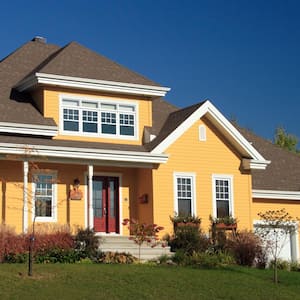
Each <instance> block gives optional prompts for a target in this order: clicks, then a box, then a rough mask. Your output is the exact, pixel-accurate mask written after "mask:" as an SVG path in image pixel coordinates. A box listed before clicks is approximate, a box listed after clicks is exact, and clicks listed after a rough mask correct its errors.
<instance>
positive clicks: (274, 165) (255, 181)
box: [238, 128, 300, 191]
mask: <svg viewBox="0 0 300 300" xmlns="http://www.w3.org/2000/svg"><path fill="white" fill-rule="evenodd" d="M238 129H239V130H240V132H241V133H242V134H243V136H244V137H245V138H246V139H247V140H248V141H249V142H251V143H252V145H253V146H254V147H255V148H256V150H258V151H259V152H260V153H261V154H262V155H263V156H264V157H265V158H266V159H268V160H271V164H270V165H268V166H267V168H266V170H264V171H262V170H253V171H252V174H253V176H252V186H253V189H258V190H277V191H300V156H299V155H297V154H294V153H292V152H289V151H287V150H285V149H282V148H280V147H279V146H277V145H274V144H272V143H271V142H270V141H267V140H265V139H263V138H261V137H259V136H257V135H255V134H254V133H252V132H250V131H249V130H246V129H242V128H238Z"/></svg>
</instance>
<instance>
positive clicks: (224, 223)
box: [209, 215, 237, 230]
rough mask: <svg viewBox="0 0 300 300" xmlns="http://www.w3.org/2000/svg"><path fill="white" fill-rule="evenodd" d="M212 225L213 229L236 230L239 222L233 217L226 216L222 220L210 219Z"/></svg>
mask: <svg viewBox="0 0 300 300" xmlns="http://www.w3.org/2000/svg"><path fill="white" fill-rule="evenodd" d="M209 219H210V221H211V224H212V226H213V227H215V228H217V229H224V230H226V229H236V228H237V220H236V218H234V217H232V216H230V215H229V216H225V217H221V218H213V217H212V216H210V217H209Z"/></svg>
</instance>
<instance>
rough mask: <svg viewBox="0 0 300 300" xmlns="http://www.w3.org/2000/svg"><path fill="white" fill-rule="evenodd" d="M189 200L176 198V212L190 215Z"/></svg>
mask: <svg viewBox="0 0 300 300" xmlns="http://www.w3.org/2000/svg"><path fill="white" fill-rule="evenodd" d="M191 212H192V207H191V200H180V199H179V200H178V214H179V215H183V216H188V215H191Z"/></svg>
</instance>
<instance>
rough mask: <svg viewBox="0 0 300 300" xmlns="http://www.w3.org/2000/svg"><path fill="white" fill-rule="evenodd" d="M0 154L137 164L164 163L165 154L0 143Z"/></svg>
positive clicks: (166, 157) (166, 158)
mask: <svg viewBox="0 0 300 300" xmlns="http://www.w3.org/2000/svg"><path fill="white" fill-rule="evenodd" d="M0 153H3V154H13V155H27V156H32V157H56V158H73V159H78V158H80V159H82V160H94V161H97V160H99V161H101V160H105V161H119V162H133V163H134V162H137V163H152V164H160V163H166V162H167V160H168V156H167V155H165V154H152V153H149V152H134V151H116V150H103V149H101V150H99V149H91V148H71V147H54V146H43V145H23V144H7V143H0Z"/></svg>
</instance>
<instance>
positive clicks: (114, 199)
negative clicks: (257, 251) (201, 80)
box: [0, 37, 300, 259]
mask: <svg viewBox="0 0 300 300" xmlns="http://www.w3.org/2000/svg"><path fill="white" fill-rule="evenodd" d="M169 90H170V89H169V88H166V87H162V86H160V85H158V84H157V83H155V82H153V81H151V80H149V79H147V78H145V77H143V76H141V75H139V74H137V73H135V72H133V71H131V70H128V69H126V68H125V67H123V66H120V65H119V64H117V63H115V62H113V61H111V60H109V59H107V58H105V57H103V56H101V55H99V54H97V53H95V52H93V51H91V50H89V49H87V48H85V47H83V46H81V45H79V44H78V43H76V42H72V43H69V44H68V45H66V46H64V47H58V46H55V45H51V44H47V43H46V41H45V39H43V38H40V37H36V38H34V39H33V40H32V41H29V42H28V43H26V44H25V45H23V46H22V47H20V48H19V49H17V50H16V51H14V52H13V53H11V54H10V55H8V56H7V57H6V58H4V59H2V60H1V61H0V110H1V114H0V155H1V163H0V179H1V189H0V194H1V198H0V204H1V205H0V215H1V220H2V224H8V225H11V226H14V227H15V229H16V230H17V231H18V232H26V231H28V228H29V227H30V226H31V224H32V223H33V221H35V222H37V223H52V224H53V223H55V224H56V223H58V224H68V225H70V226H71V227H76V226H81V227H86V228H87V227H89V228H94V230H95V231H96V232H99V233H101V234H104V235H128V234H129V233H128V231H127V229H126V228H125V227H124V226H122V220H123V219H124V218H133V219H137V220H139V221H140V222H147V223H156V224H159V225H161V226H163V227H164V228H165V231H164V232H168V233H171V232H172V224H171V222H170V218H169V217H170V216H173V215H174V214H175V213H179V214H181V213H184V214H191V215H197V216H199V217H201V218H202V227H203V229H204V230H206V231H208V230H209V216H210V215H212V216H214V217H223V216H233V217H235V218H237V219H238V227H239V229H253V227H254V226H257V224H259V223H258V220H257V219H258V218H257V213H258V212H259V211H262V210H266V209H273V208H278V207H286V208H288V210H289V212H290V213H291V214H292V215H299V214H300V209H299V207H300V205H299V204H300V203H299V201H300V185H299V184H295V185H294V186H292V185H291V180H290V178H288V179H286V178H282V176H289V174H292V173H284V172H283V171H281V169H278V168H281V167H283V168H284V167H285V166H284V165H283V166H281V164H282V159H283V160H284V161H285V162H286V161H293V162H291V164H292V165H293V166H298V170H299V167H300V159H299V157H296V156H293V155H292V154H289V153H287V152H285V151H284V150H281V149H278V148H277V147H275V146H274V145H271V144H270V143H268V142H266V141H264V140H260V138H258V137H256V136H255V135H253V134H252V133H250V132H248V131H245V130H242V129H237V128H236V127H235V126H233V125H232V124H231V123H230V122H229V121H228V120H227V119H226V118H225V117H224V116H223V115H222V113H221V112H220V111H219V110H218V109H217V108H216V107H215V106H214V105H213V104H212V103H211V102H210V101H209V100H206V101H204V102H201V103H198V104H195V105H193V106H190V107H187V108H183V109H178V108H177V107H175V106H173V105H171V104H169V103H168V102H166V101H165V100H164V99H163V98H162V97H164V96H165V95H166V94H167V92H168V91H169ZM265 143H266V144H265ZM266 145H267V146H266ZM278 151H279V152H280V153H281V154H282V155H281V156H280V155H277V156H276V155H275V156H276V157H275V158H274V157H273V156H272V155H274V153H277V152H278ZM281 151H283V152H281ZM273 159H275V162H274V168H275V169H274V168H273V167H272V165H273ZM270 160H271V161H272V162H271V161H270ZM283 164H284V163H283ZM274 170H275V171H274ZM285 170H286V168H285ZM268 172H269V173H268ZM264 174H265V175H264ZM299 175H300V174H299V172H296V173H295V174H292V176H293V179H292V181H293V182H294V181H298V180H299V178H300V176H299ZM272 177H273V178H274V181H272ZM275 178H276V179H275ZM264 179H265V180H264ZM276 180H277V181H278V182H279V183H282V182H283V181H284V182H286V185H284V186H281V185H280V184H279V185H277V183H276V182H277V181H276ZM274 186H275V187H274ZM287 247H288V248H287V250H286V258H289V259H298V258H299V237H298V231H297V230H296V231H295V233H294V234H293V236H291V237H289V243H288V246H287Z"/></svg>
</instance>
